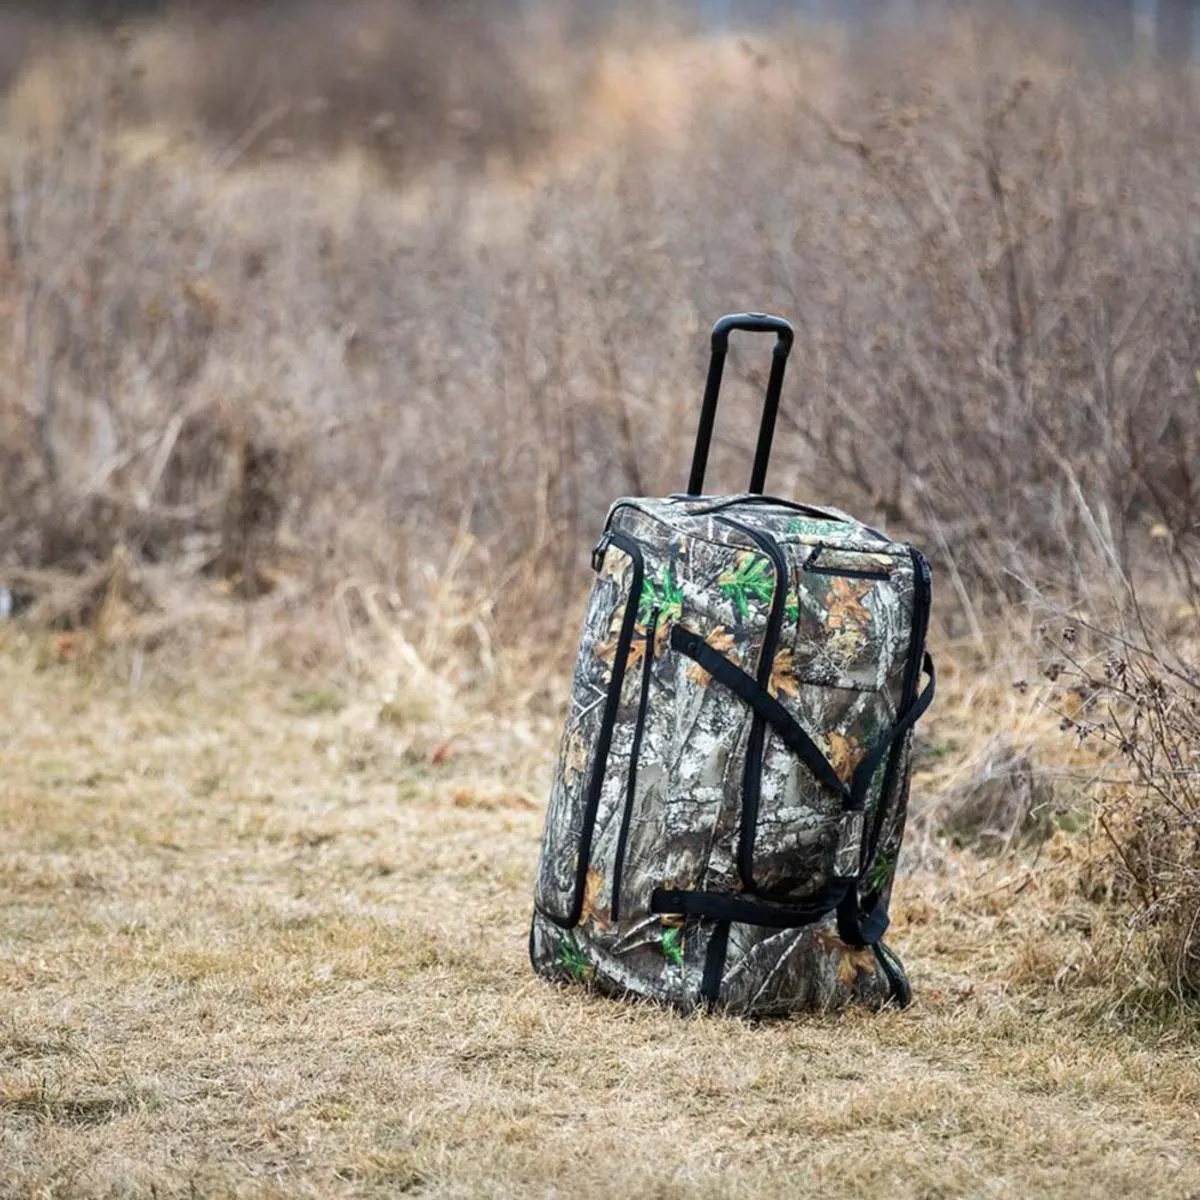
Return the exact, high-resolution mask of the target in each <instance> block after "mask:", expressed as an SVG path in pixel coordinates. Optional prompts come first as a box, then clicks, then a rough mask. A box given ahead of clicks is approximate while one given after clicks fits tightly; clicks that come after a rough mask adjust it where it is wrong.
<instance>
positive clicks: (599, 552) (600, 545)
mask: <svg viewBox="0 0 1200 1200" xmlns="http://www.w3.org/2000/svg"><path fill="white" fill-rule="evenodd" d="M611 543H612V534H611V533H610V532H609V531H608V530H607V529H606V530H605V531H604V534H603V536H602V537H601V538H600V540H599V541H598V542H597V543H596V547H595V549H594V550H593V551H592V570H593V571H595V572H596V573H597V574H599V572H600V568H601V567H602V566H604V554H605V551H607V550H608V547H609V545H610V544H611Z"/></svg>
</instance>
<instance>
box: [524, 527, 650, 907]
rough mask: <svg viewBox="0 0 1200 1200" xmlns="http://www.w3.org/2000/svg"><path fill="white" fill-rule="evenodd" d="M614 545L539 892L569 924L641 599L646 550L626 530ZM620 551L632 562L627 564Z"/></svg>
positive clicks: (592, 618)
mask: <svg viewBox="0 0 1200 1200" xmlns="http://www.w3.org/2000/svg"><path fill="white" fill-rule="evenodd" d="M607 543H608V544H607V550H606V553H605V555H604V558H603V561H602V562H601V564H600V568H599V570H600V575H599V578H598V579H597V581H596V584H595V586H594V587H593V590H592V598H591V601H590V602H589V604H588V611H587V616H586V618H585V621H584V630H583V636H582V637H581V638H580V646H579V658H578V660H577V662H576V666H575V679H574V685H573V689H572V695H571V711H570V714H569V715H568V717H567V722H566V726H565V728H564V730H563V740H562V746H561V749H560V752H559V759H558V765H557V767H556V769H555V773H554V781H553V785H552V787H551V791H550V800H549V804H548V806H547V810H546V824H545V829H544V831H543V834H542V849H541V857H540V861H539V864H538V881H537V888H536V892H535V895H534V903H535V904H536V906H537V908H538V909H539V910H540V911H541V912H542V913H543V915H545V916H546V917H547V918H549V919H550V920H551V921H553V922H555V924H558V925H562V926H565V927H571V926H574V925H577V924H578V923H579V920H580V916H581V915H582V912H583V904H584V894H585V890H586V887H587V873H588V866H589V863H590V860H591V853H592V838H593V835H594V833H595V827H596V814H597V810H598V808H599V803H600V794H601V791H602V789H603V787H604V777H605V772H606V771H607V769H608V758H609V750H610V748H611V746H612V737H613V728H614V726H615V725H616V721H617V711H618V708H619V706H620V700H621V688H622V685H623V684H624V681H625V664H626V661H627V660H628V657H629V649H630V646H631V645H632V642H633V634H634V625H635V623H636V620H637V610H638V604H639V601H640V598H641V594H642V578H643V574H644V568H643V561H642V551H641V547H640V546H639V545H638V544H637V542H635V541H634V540H633V539H632V538H630V537H627V536H625V535H624V534H620V533H610V534H608V535H607ZM614 550H615V551H617V552H619V554H620V555H621V556H623V557H624V558H625V559H626V560H627V561H626V562H625V563H624V564H623V565H622V564H619V562H618V561H617V560H615V559H614V556H613V551H614Z"/></svg>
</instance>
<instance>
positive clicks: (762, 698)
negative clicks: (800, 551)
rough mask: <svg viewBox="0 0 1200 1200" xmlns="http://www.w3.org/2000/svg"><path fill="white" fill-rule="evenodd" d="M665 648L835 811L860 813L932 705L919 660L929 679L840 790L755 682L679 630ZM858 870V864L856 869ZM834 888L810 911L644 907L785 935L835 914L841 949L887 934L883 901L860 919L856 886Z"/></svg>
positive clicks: (680, 899) (693, 900) (662, 899)
mask: <svg viewBox="0 0 1200 1200" xmlns="http://www.w3.org/2000/svg"><path fill="white" fill-rule="evenodd" d="M671 648H672V649H673V650H677V651H678V652H679V653H680V654H683V655H685V656H686V657H688V658H690V659H692V661H693V662H695V663H697V664H698V665H699V666H700V667H702V668H703V669H704V670H705V671H707V672H708V673H709V674H710V675H711V676H712V677H713V678H714V679H715V680H716V681H717V682H718V683H720V684H722V685H723V686H724V687H727V688H728V689H729V690H730V691H731V692H733V693H734V694H735V695H736V696H738V697H739V698H740V699H742V700H744V701H745V702H746V704H748V705H749V706H750V707H751V708H752V709H753V710H754V711H755V712H756V713H758V714H759V716H761V717H762V718H763V720H764V721H766V722H767V723H768V724H769V725H770V726H771V728H772V729H774V730H775V732H776V733H777V734H778V735H779V736H780V738H782V739H783V742H784V744H785V745H786V746H787V747H788V749H789V750H791V751H792V752H793V753H794V754H795V755H796V756H797V757H798V758H799V759H800V761H801V762H803V763H804V764H805V766H807V767H808V769H809V770H810V771H812V773H813V775H814V776H815V777H816V778H817V779H818V780H819V781H820V782H821V783H823V784H824V785H825V786H826V787H828V788H830V789H832V790H833V791H834V792H836V793H837V794H838V795H839V796H841V798H842V806H843V809H844V810H845V811H847V812H855V811H858V812H861V811H862V810H863V808H864V807H865V805H866V801H867V792H868V791H869V789H870V787H871V781H872V779H874V777H875V772H876V771H877V770H878V769H879V766H880V764H881V763H882V762H883V761H884V759H885V758H886V757H887V755H888V754H889V753H890V752H891V749H892V747H893V746H894V745H895V744H896V742H897V741H898V740H899V739H900V738H902V737H904V735H905V734H906V733H908V731H909V730H910V729H911V728H912V727H913V726H914V725H915V724H916V723H917V721H918V720H919V719H920V717H921V715H922V714H923V713H924V712H925V710H926V709H927V708H928V707H929V706H930V704H932V703H933V697H934V692H935V691H936V688H937V674H936V672H935V670H934V666H933V658H932V656H931V655H929V654H926V655H925V658H924V661H923V663H922V666H923V668H924V671H925V673H926V674H927V675H928V676H929V683H928V685H927V686H926V688H925V690H924V691H923V692H922V693H921V694H920V695H919V696H918V697H917V698H916V700H914V701H913V703H912V704H911V705H910V706H909V708H908V711H907V712H905V714H904V715H903V716H902V717H901V718H900V719H899V720H898V721H897V722H896V723H895V725H893V726H892V728H891V729H890V730H889V731H888V732H887V734H886V735H885V736H884V737H882V738H880V740H879V742H878V743H877V744H876V746H875V747H874V748H873V749H872V750H871V752H870V753H869V754H868V755H867V756H866V757H865V758H864V759H863V760H862V762H861V763H859V765H858V767H857V768H856V769H855V772H854V776H853V779H852V782H851V785H850V787H847V786H846V785H845V783H843V782H842V780H841V779H840V778H839V777H838V774H837V772H836V771H835V770H834V769H833V766H832V765H831V763H830V762H829V760H828V759H827V758H826V757H825V755H824V754H822V753H821V751H820V749H819V748H818V747H817V745H816V743H815V742H814V741H813V740H812V738H811V737H809V736H808V734H807V733H805V732H804V729H803V727H802V726H801V725H800V723H799V721H797V720H796V719H795V717H793V716H792V714H791V713H789V712H788V711H787V709H786V708H784V707H783V705H782V704H780V703H779V701H778V700H776V699H775V698H774V697H773V696H772V695H771V694H770V692H768V691H767V690H766V688H764V687H762V686H761V685H760V684H759V683H758V681H757V680H756V679H754V678H753V677H752V676H750V675H747V674H746V672H745V671H743V670H742V669H741V667H739V666H737V665H736V664H735V663H732V662H730V660H729V659H728V658H726V657H725V656H724V655H723V654H721V653H720V652H719V651H717V650H714V649H713V648H712V647H711V646H710V645H709V644H708V643H707V642H706V641H705V640H704V639H703V638H702V637H700V635H699V634H697V633H694V632H693V631H692V630H690V629H687V628H685V627H684V626H683V625H676V626H674V627H673V628H672V630H671ZM861 865H862V864H861V863H860V869H861ZM834 886H835V888H837V889H839V892H840V894H839V895H837V896H835V897H832V898H827V897H826V896H822V897H821V898H820V901H814V902H812V903H811V905H776V904H771V903H769V902H767V901H763V900H758V899H755V898H753V897H750V896H746V895H738V894H735V895H717V894H710V893H706V892H679V891H670V890H666V889H661V888H660V889H659V890H657V891H656V892H655V893H654V896H653V898H652V900H651V911H652V912H658V913H684V914H687V915H693V916H701V917H713V918H716V919H718V920H731V921H739V922H746V923H747V924H752V925H767V926H770V927H772V928H776V929H787V928H792V927H795V926H798V925H808V924H812V923H813V922H814V921H819V920H820V919H821V918H822V917H823V916H825V915H826V914H827V913H828V912H830V911H831V910H832V909H833V908H834V907H836V908H837V917H838V936H839V937H840V938H841V939H842V941H843V942H846V943H847V944H848V945H853V946H872V945H875V944H876V943H877V942H878V941H879V940H880V939H881V938H882V937H883V935H884V932H885V931H886V930H887V927H888V913H887V905H886V903H885V902H884V901H883V898H882V897H880V898H879V899H878V900H877V901H876V903H875V905H874V907H873V908H872V909H871V911H870V912H869V913H863V912H860V910H859V899H858V886H857V880H845V881H842V882H841V883H840V884H835V885H834ZM822 904H823V905H824V907H822ZM818 910H819V911H818ZM739 914H740V915H739Z"/></svg>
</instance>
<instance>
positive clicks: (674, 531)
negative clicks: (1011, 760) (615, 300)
mask: <svg viewBox="0 0 1200 1200" xmlns="http://www.w3.org/2000/svg"><path fill="white" fill-rule="evenodd" d="M731 329H749V330H767V331H771V332H775V333H776V334H777V335H778V336H777V341H776V347H775V358H774V364H773V370H772V372H771V379H770V383H769V384H768V388H767V400H766V405H765V408H764V415H763V424H762V427H761V429H760V434H759V442H758V452H757V454H756V458H755V465H754V472H753V475H752V477H751V485H750V492H748V493H744V494H741V495H736V496H724V497H711V496H703V495H701V494H700V493H701V490H702V483H703V475H704V466H705V462H706V460H707V454H708V445H709V441H710V439H711V433H712V424H713V418H714V415H715V409H716V399H717V395H718V392H719V389H720V379H721V368H722V366H723V362H724V357H725V351H726V347H727V343H728V335H729V331H730V330H731ZM791 341H792V331H791V327H790V326H789V325H788V324H787V322H785V321H783V320H781V319H780V318H777V317H767V316H764V315H762V314H743V315H734V316H730V317H725V318H722V320H721V321H719V322H717V325H716V326H715V327H714V330H713V366H712V367H711V368H710V372H709V380H708V388H707V390H706V394H705V402H704V408H703V411H702V415H701V423H700V432H699V435H698V437H697V445H696V457H695V459H694V461H693V465H692V478H691V484H690V487H689V490H688V493H687V494H682V495H676V496H670V497H667V498H665V499H623V500H619V501H618V502H617V503H616V504H614V505H613V507H612V509H611V510H610V512H609V517H608V521H607V524H606V527H605V530H604V534H603V536H602V538H601V539H600V542H599V544H598V545H597V546H596V549H595V551H594V554H593V566H594V568H595V570H596V573H597V577H596V580H595V583H594V586H593V589H592V594H591V600H590V603H589V605H588V608H587V615H586V618H585V622H584V630H583V636H582V639H581V644H580V647H579V657H578V661H577V665H576V668H575V676H574V686H573V690H572V696H571V706H570V712H569V714H568V717H567V721H566V728H565V730H564V734H563V740H562V747H561V751H560V754H559V760H558V765H557V769H556V773H555V777H554V784H553V788H552V791H551V795H550V801H549V806H548V810H547V813H546V823H545V831H544V834H543V838H542V847H541V859H540V863H539V867H538V877H537V884H536V891H535V897H534V900H535V904H534V914H533V926H532V930H531V933H530V957H531V959H532V961H533V965H534V968H535V969H536V970H537V971H538V972H540V973H541V974H543V975H547V976H550V977H552V978H557V979H561V980H565V981H574V982H577V983H583V984H587V985H589V986H592V987H594V988H596V989H598V990H601V991H604V992H607V993H610V994H614V995H622V996H633V997H645V998H648V999H652V1000H658V1001H663V1002H666V1003H669V1004H673V1005H676V1006H678V1007H679V1008H682V1009H684V1010H691V1009H694V1008H697V1007H710V1008H717V1009H721V1010H723V1011H727V1012H731V1013H738V1014H747V1015H749V1014H754V1015H767V1014H784V1013H789V1012H796V1011H802V1010H829V1009H832V1008H837V1007H840V1006H841V1005H844V1004H846V1003H847V1002H850V1001H857V1002H859V1003H863V1004H866V1005H869V1006H872V1007H881V1006H883V1005H884V1004H886V1003H888V1002H889V1001H892V1002H895V1003H898V1004H901V1005H903V1004H906V1003H907V1002H908V999H909V994H910V993H909V986H908V982H907V979H906V977H905V974H904V970H903V967H902V966H901V964H900V962H899V960H898V959H897V958H896V956H895V955H894V954H893V953H891V952H890V951H889V950H888V949H887V948H886V947H885V946H884V945H883V943H882V941H881V938H882V935H883V933H884V930H885V929H886V927H887V922H888V917H887V911H888V901H889V898H890V894H891V889H892V880H893V876H894V874H895V869H896V859H897V854H898V851H899V849H900V842H901V838H902V836H903V833H904V822H905V814H906V810H907V802H908V787H909V777H910V755H911V743H912V737H911V731H912V728H913V725H914V723H915V722H916V720H917V718H918V717H919V716H920V715H921V713H923V712H924V711H925V709H926V708H927V707H928V705H929V703H930V701H931V700H932V698H933V690H934V684H933V664H932V661H931V660H930V658H929V656H928V655H927V654H926V653H925V638H926V631H927V628H928V624H929V610H930V599H931V597H930V574H929V568H928V565H927V563H926V561H925V559H924V558H923V557H922V555H921V553H920V552H919V551H918V550H917V549H915V548H914V547H912V546H909V545H906V544H902V543H897V542H893V541H891V540H889V539H888V538H887V537H885V536H884V535H883V534H881V533H878V532H877V531H875V530H873V529H871V528H869V527H868V526H866V525H863V524H861V523H860V522H858V521H856V520H854V519H853V518H851V517H849V516H847V515H846V514H844V513H842V512H839V511H837V510H833V509H827V508H815V507H812V506H808V505H801V504H794V503H791V502H789V501H786V500H779V499H774V498H772V497H767V496H764V495H762V494H761V493H762V487H763V482H764V479H765V475H766V466H767V460H768V458H769V454H770V444H771V438H772V433H773V429H774V420H775V414H776V411H777V408H778V402H779V394H780V391H781V389H782V380H783V367H784V364H785V362H786V358H787V352H788V349H789V348H790V345H791ZM923 675H924V676H927V677H928V682H926V683H925V684H924V687H923V688H922V686H921V685H922V678H923Z"/></svg>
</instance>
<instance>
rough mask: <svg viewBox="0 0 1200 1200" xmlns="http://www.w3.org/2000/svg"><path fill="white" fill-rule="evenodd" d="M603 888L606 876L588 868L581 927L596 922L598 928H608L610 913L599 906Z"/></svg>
mask: <svg viewBox="0 0 1200 1200" xmlns="http://www.w3.org/2000/svg"><path fill="white" fill-rule="evenodd" d="M603 886H604V876H603V875H601V874H600V872H599V871H598V870H596V868H595V867H588V873H587V882H586V883H585V884H584V887H583V908H582V909H581V910H580V914H579V923H580V924H581V925H582V924H584V923H585V922H586V921H588V920H594V921H595V923H596V925H597V927H598V928H600V929H605V928H607V926H608V923H609V922H608V913H607V912H606V911H605V910H603V909H601V908H600V907H599V906H598V901H599V899H600V889H601V888H602V887H603Z"/></svg>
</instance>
